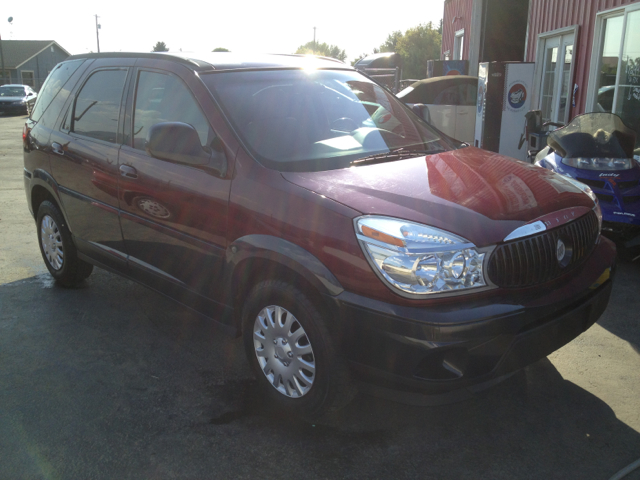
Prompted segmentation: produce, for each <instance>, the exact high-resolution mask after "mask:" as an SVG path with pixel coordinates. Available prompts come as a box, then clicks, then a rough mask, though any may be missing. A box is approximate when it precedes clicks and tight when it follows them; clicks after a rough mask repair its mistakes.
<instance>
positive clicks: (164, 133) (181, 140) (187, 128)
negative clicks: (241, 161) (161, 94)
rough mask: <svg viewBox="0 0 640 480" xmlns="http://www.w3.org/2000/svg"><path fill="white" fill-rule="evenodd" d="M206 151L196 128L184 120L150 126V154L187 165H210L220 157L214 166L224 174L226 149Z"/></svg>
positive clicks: (147, 144) (147, 148) (148, 137)
mask: <svg viewBox="0 0 640 480" xmlns="http://www.w3.org/2000/svg"><path fill="white" fill-rule="evenodd" d="M221 147H222V146H221V145H220V148H219V149H211V150H210V151H206V150H205V149H204V148H202V145H201V144H200V137H199V136H198V132H197V131H196V129H195V128H193V127H192V126H191V125H189V124H187V123H182V122H163V123H156V124H155V125H152V126H151V128H149V133H148V134H147V140H146V144H145V149H146V151H147V153H148V154H149V155H151V156H152V157H155V158H159V159H160V160H168V161H170V162H177V163H185V164H187V165H208V164H209V163H210V162H211V160H212V159H215V158H217V159H219V161H218V162H217V163H219V165H216V166H214V168H215V169H216V170H217V171H218V172H219V173H220V175H224V174H225V172H226V164H227V162H226V157H225V155H224V150H223V149H222V148H221Z"/></svg>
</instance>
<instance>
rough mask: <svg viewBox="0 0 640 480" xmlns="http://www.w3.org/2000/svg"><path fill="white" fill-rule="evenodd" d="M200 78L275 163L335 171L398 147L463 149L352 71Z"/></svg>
mask: <svg viewBox="0 0 640 480" xmlns="http://www.w3.org/2000/svg"><path fill="white" fill-rule="evenodd" d="M202 78H203V80H204V82H205V84H206V85H207V86H208V87H209V89H210V90H211V91H212V92H213V94H214V96H215V97H216V98H217V99H218V101H219V102H220V104H221V106H222V108H223V110H224V111H225V113H226V114H227V116H228V117H229V119H230V120H231V122H232V123H233V126H234V127H235V129H236V131H237V132H238V133H239V134H240V136H241V137H242V139H243V140H244V142H245V145H247V146H248V147H249V148H250V150H251V152H252V154H253V155H254V156H255V157H256V159H257V160H258V161H260V162H261V163H262V164H263V165H265V166H267V167H269V168H275V169H278V170H281V171H318V170H330V169H335V168H344V167H347V166H349V165H350V164H351V162H353V161H354V160H356V159H359V158H362V157H367V156H370V155H372V154H384V153H388V152H391V151H397V150H400V149H401V150H402V152H403V154H406V153H407V152H411V151H415V152H422V153H423V154H424V153H427V154H428V153H437V152H442V151H445V150H451V149H452V148H458V147H460V144H452V143H451V140H449V139H445V138H443V137H442V136H441V134H438V133H437V132H436V131H434V130H433V129H431V128H430V127H429V126H428V125H427V124H426V123H424V122H423V121H422V120H420V119H419V118H418V117H417V116H416V115H414V114H413V113H412V112H411V111H410V110H409V109H408V108H407V107H406V106H404V105H403V104H402V103H401V102H400V101H398V99H397V98H396V97H394V96H393V94H391V93H390V92H388V91H386V90H385V89H384V88H382V87H380V86H379V85H377V84H376V83H374V82H372V81H371V80H369V79H368V78H366V77H364V76H363V75H361V74H359V73H357V72H354V71H335V70H270V71H264V70H263V71H244V72H238V71H236V72H222V73H212V74H207V75H203V76H202ZM416 154H418V153H416ZM390 158H391V156H390Z"/></svg>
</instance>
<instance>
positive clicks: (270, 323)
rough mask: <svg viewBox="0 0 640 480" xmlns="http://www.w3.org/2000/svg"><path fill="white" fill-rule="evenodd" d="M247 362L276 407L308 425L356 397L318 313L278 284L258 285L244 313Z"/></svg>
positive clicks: (293, 291) (289, 288)
mask: <svg viewBox="0 0 640 480" xmlns="http://www.w3.org/2000/svg"><path fill="white" fill-rule="evenodd" d="M243 335H244V342H245V348H246V351H247V357H248V359H249V362H250V364H251V366H252V367H253V369H254V371H255V374H256V376H257V378H258V382H259V383H260V384H261V386H262V389H263V391H264V392H265V393H266V394H267V395H268V397H269V398H270V399H271V401H272V403H273V404H275V405H276V406H277V407H279V408H280V409H284V410H287V411H294V412H295V413H298V414H300V415H301V416H302V417H304V418H307V419H310V420H311V419H316V418H319V417H321V416H322V415H324V414H326V413H330V412H332V411H336V410H338V409H340V408H341V407H343V406H344V405H346V404H347V403H348V402H349V401H350V400H351V399H352V398H353V395H354V394H355V388H354V386H353V385H352V383H351V381H350V378H349V374H348V369H347V367H346V363H345V361H344V359H342V358H341V356H340V355H339V354H338V352H337V350H336V348H335V346H334V344H333V341H332V338H331V337H330V335H329V332H328V330H327V328H326V324H325V322H324V320H323V318H322V316H321V315H320V312H319V311H318V309H317V308H316V307H315V306H314V305H313V303H312V302H310V301H309V299H308V298H307V297H306V296H305V295H304V294H303V293H302V292H300V291H299V290H298V289H296V288H295V287H293V286H292V285H290V284H288V283H286V282H281V281H275V280H267V281H264V282H261V283H259V284H258V285H256V286H255V287H254V288H253V290H252V291H251V293H250V294H249V297H248V301H247V302H246V305H245V308H244V310H243Z"/></svg>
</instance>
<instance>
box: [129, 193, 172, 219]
mask: <svg viewBox="0 0 640 480" xmlns="http://www.w3.org/2000/svg"><path fill="white" fill-rule="evenodd" d="M137 204H138V208H139V209H140V210H142V211H143V212H144V213H146V214H147V215H151V216H152V217H156V218H169V217H170V216H171V212H170V211H169V210H167V208H166V207H165V206H164V205H162V204H161V203H160V202H157V201H156V200H153V199H151V198H141V199H139V200H138V201H137Z"/></svg>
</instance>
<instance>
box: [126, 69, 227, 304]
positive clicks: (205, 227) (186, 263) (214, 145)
mask: <svg viewBox="0 0 640 480" xmlns="http://www.w3.org/2000/svg"><path fill="white" fill-rule="evenodd" d="M145 63H146V64H147V65H150V67H148V68H145V67H144V65H145ZM139 65H142V66H141V68H137V69H136V71H135V74H134V81H133V82H132V84H131V87H130V91H129V98H130V101H129V102H128V106H127V118H128V119H129V120H128V121H127V126H126V134H127V141H126V142H125V145H124V146H123V147H122V149H121V151H120V155H119V188H120V206H121V210H122V213H121V215H122V231H123V234H124V238H125V243H126V247H127V252H128V253H129V264H130V267H131V272H132V275H134V277H136V278H138V279H140V280H142V281H143V282H144V283H147V284H149V285H151V286H153V287H154V288H157V289H159V290H161V291H164V292H165V293H168V294H169V295H171V296H173V297H176V298H178V299H179V300H184V302H185V303H189V304H191V305H192V306H195V307H196V308H198V306H197V305H194V300H193V298H186V297H187V296H188V293H189V291H191V292H194V293H199V294H201V295H203V296H206V297H217V296H218V291H219V289H218V286H219V282H220V280H221V279H220V278H219V277H220V275H221V271H222V268H223V262H224V253H225V248H226V245H227V240H226V227H227V204H228V199H229V190H230V184H231V176H230V172H231V168H230V167H231V160H232V159H233V156H234V153H235V149H232V148H230V147H228V143H225V142H223V141H221V140H220V138H219V136H218V134H217V132H216V131H215V130H214V128H213V127H212V121H210V118H211V117H215V118H214V121H215V120H216V119H217V120H218V121H219V120H220V118H219V114H218V113H217V111H216V110H215V105H214V104H213V101H212V99H211V97H210V95H209V94H208V91H207V90H206V88H205V87H204V85H203V84H202V83H201V81H200V80H199V79H198V78H197V77H196V76H195V75H194V74H193V72H192V71H189V70H188V69H187V68H185V67H184V66H181V65H178V66H176V67H175V69H177V70H178V71H179V72H181V73H183V75H179V74H178V73H176V72H175V71H171V70H172V69H173V67H172V65H171V64H169V65H166V66H165V68H166V70H165V69H158V68H154V66H156V65H158V62H153V61H151V60H141V61H140V62H139ZM161 65H162V64H161ZM174 65H175V64H174ZM182 70H184V72H182ZM193 90H196V91H197V93H198V97H199V98H200V99H201V101H198V100H196V95H194V91H193ZM205 112H207V114H205ZM208 117H209V118H208ZM163 122H182V123H186V124H189V125H191V126H193V127H194V128H195V129H196V131H197V133H198V137H199V139H200V142H201V145H202V148H203V149H205V150H206V151H209V152H211V154H212V156H213V157H215V159H216V160H220V158H222V157H226V159H227V162H228V164H227V165H228V169H227V172H223V173H221V172H219V171H218V170H216V169H215V168H213V166H212V165H213V164H216V163H217V162H212V165H201V166H198V165H189V164H185V163H179V162H176V161H167V160H161V159H159V158H154V157H152V156H151V155H149V154H148V153H147V151H146V150H145V143H146V140H147V138H148V137H147V135H148V133H149V129H150V127H151V126H152V125H154V124H157V123H163ZM209 313H210V312H209Z"/></svg>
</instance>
